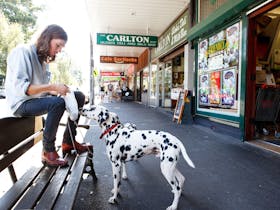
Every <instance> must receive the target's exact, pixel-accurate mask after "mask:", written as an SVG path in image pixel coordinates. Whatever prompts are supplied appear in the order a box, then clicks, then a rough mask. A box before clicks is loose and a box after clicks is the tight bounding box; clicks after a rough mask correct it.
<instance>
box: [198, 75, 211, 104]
mask: <svg viewBox="0 0 280 210" xmlns="http://www.w3.org/2000/svg"><path fill="white" fill-rule="evenodd" d="M199 83H200V85H201V87H200V92H199V100H200V101H199V102H200V104H208V103H209V98H208V96H209V75H208V74H203V75H200V81H199Z"/></svg>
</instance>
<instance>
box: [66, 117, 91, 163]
mask: <svg viewBox="0 0 280 210" xmlns="http://www.w3.org/2000/svg"><path fill="white" fill-rule="evenodd" d="M73 122H74V124H75V125H76V127H77V129H78V131H79V132H80V134H81V136H82V139H83V140H84V135H83V134H82V132H81V130H79V128H78V127H79V126H78V123H77V122H76V121H73ZM67 127H68V130H69V134H70V138H71V142H72V145H73V147H74V151H75V153H76V155H80V154H79V153H78V151H77V148H76V146H75V140H74V136H73V133H72V131H71V128H70V124H69V120H68V121H67ZM84 143H85V142H84ZM87 150H88V153H89V154H91V155H93V152H92V151H90V149H89V147H87ZM88 158H90V157H88Z"/></svg>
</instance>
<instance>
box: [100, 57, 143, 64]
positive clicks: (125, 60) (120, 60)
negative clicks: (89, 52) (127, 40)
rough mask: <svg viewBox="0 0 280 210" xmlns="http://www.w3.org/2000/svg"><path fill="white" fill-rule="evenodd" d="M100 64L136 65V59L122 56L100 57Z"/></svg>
mask: <svg viewBox="0 0 280 210" xmlns="http://www.w3.org/2000/svg"><path fill="white" fill-rule="evenodd" d="M100 63H116V64H128V63H133V64H137V63H138V58H137V57H123V56H120V57H119V56H100Z"/></svg>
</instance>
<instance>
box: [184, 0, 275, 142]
mask: <svg viewBox="0 0 280 210" xmlns="http://www.w3.org/2000/svg"><path fill="white" fill-rule="evenodd" d="M266 2H267V3H269V2H275V1H266ZM196 3H197V5H198V10H197V11H198V14H197V18H198V21H197V24H195V25H194V26H193V27H192V28H191V30H190V33H188V41H189V42H192V43H193V45H194V48H195V73H196V76H195V78H196V79H195V82H196V83H195V89H196V91H195V95H196V97H195V98H196V107H195V111H196V115H197V116H198V117H199V116H200V117H202V118H204V119H208V120H210V121H215V122H218V123H219V124H224V125H228V126H229V127H232V128H234V129H235V130H237V131H238V132H240V139H243V140H249V139H252V135H251V136H249V135H248V134H249V133H248V131H249V130H250V129H251V130H252V127H255V121H254V118H253V117H255V113H256V109H255V108H256V103H255V102H256V93H255V92H254V91H256V90H255V89H256V88H255V83H256V81H255V79H256V77H255V76H254V75H252V74H251V73H250V71H251V70H249V69H250V68H251V69H254V72H255V75H256V65H255V66H251V65H252V63H254V62H252V61H253V60H256V56H252V54H254V53H256V52H257V51H259V52H260V51H262V50H256V49H254V48H253V47H252V43H251V42H253V41H252V40H251V39H252V37H253V36H252V34H254V33H255V31H256V30H255V29H252V28H251V26H250V25H251V23H250V22H251V20H250V17H249V16H250V13H252V10H256V8H259V7H262V5H264V4H265V1H252V0H237V1H234V2H233V1H226V0H217V1H205V0H198V1H196ZM250 40H251V41H250ZM255 40H256V39H255ZM250 57H252V58H251V60H250ZM258 68H259V67H258ZM253 83H254V85H252V84H253ZM252 88H254V91H253V90H252ZM252 106H253V107H252ZM249 113H251V115H250V116H249ZM250 123H251V126H249V127H248V125H250Z"/></svg>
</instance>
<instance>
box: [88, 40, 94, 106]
mask: <svg viewBox="0 0 280 210" xmlns="http://www.w3.org/2000/svg"><path fill="white" fill-rule="evenodd" d="M93 71H94V60H93V44H92V37H91V35H90V98H89V100H90V101H89V102H90V105H94V74H93Z"/></svg>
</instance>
